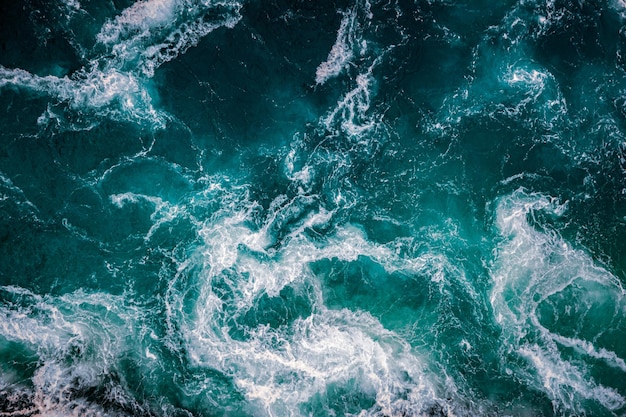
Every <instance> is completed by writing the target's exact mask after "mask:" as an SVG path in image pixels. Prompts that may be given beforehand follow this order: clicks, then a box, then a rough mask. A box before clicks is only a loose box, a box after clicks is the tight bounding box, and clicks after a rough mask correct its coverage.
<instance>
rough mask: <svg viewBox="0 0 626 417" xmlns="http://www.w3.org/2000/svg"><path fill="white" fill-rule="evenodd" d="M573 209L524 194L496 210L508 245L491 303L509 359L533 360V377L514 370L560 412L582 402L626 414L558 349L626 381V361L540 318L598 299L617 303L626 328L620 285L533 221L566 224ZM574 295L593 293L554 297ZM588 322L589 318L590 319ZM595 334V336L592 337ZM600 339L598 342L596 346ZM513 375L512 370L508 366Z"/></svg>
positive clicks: (614, 396) (601, 326)
mask: <svg viewBox="0 0 626 417" xmlns="http://www.w3.org/2000/svg"><path fill="white" fill-rule="evenodd" d="M565 209H566V206H565V205H561V204H559V203H558V202H557V201H555V200H554V199H550V198H548V197H545V196H543V195H541V194H534V193H526V192H525V191H523V190H518V191H516V192H515V193H513V194H512V195H509V196H506V197H504V198H502V199H501V200H500V202H499V204H498V206H497V208H496V226H497V227H498V230H499V231H500V233H501V234H502V236H503V238H504V241H503V243H502V244H501V245H500V247H499V248H498V252H497V257H496V260H495V262H494V265H493V267H492V271H491V276H492V279H493V289H492V291H491V295H490V301H491V305H492V306H493V310H494V314H495V317H496V321H497V322H498V323H499V324H500V326H501V327H502V329H503V337H504V342H505V345H504V347H503V350H502V352H501V353H502V357H503V358H506V357H507V352H513V353H514V354H516V355H519V356H520V357H523V358H525V359H526V360H527V362H528V364H529V365H530V366H531V368H530V369H533V370H534V372H529V371H528V370H525V369H517V370H513V371H514V372H517V373H518V374H519V375H520V376H521V375H524V377H523V378H524V379H526V380H527V381H528V383H529V384H530V385H531V386H534V387H535V388H537V389H541V390H543V391H544V392H545V393H546V394H547V395H548V396H549V397H550V398H551V399H552V401H553V403H554V406H555V408H557V409H565V410H569V411H571V412H574V413H577V412H581V409H580V408H579V407H580V399H586V400H593V401H596V402H597V403H599V404H601V405H602V406H603V407H605V408H607V409H609V410H620V409H622V408H623V407H624V406H626V399H625V398H624V397H623V396H622V395H621V394H620V393H619V392H618V391H617V390H616V389H614V388H612V387H607V386H604V385H602V384H600V383H597V382H595V381H594V380H593V379H592V378H590V377H589V376H588V366H590V365H588V364H584V363H577V362H574V361H568V360H567V359H566V358H565V357H564V354H563V352H562V351H561V350H560V349H559V346H568V347H574V348H576V349H577V351H578V352H580V353H581V354H583V355H587V356H588V357H590V358H593V359H595V360H601V361H604V362H605V363H606V364H607V365H609V366H611V367H614V368H616V369H618V370H621V371H622V372H625V373H626V367H625V363H624V359H623V358H620V357H618V356H617V354H616V353H615V352H612V351H611V350H609V349H606V348H604V347H597V346H594V344H593V343H597V342H592V341H590V340H584V339H581V338H577V337H569V336H564V335H561V334H558V333H555V332H554V331H553V330H550V329H549V328H548V327H546V325H544V324H543V323H542V320H541V317H540V315H539V313H538V310H539V309H540V307H541V306H543V305H546V304H545V303H548V304H547V305H551V306H553V308H556V309H558V310H557V311H560V310H561V309H562V311H563V312H568V311H570V310H571V309H572V308H574V309H575V310H574V312H576V313H578V311H579V310H578V307H577V306H578V305H580V306H584V305H593V303H594V302H595V301H594V299H595V297H601V299H602V300H605V301H608V302H612V303H615V308H614V314H615V317H614V318H616V319H618V320H623V319H624V317H623V315H624V313H625V312H626V310H625V309H624V295H625V292H624V289H623V288H622V286H621V284H620V282H619V280H618V279H617V278H616V277H614V276H613V275H611V274H610V273H609V272H608V271H607V270H605V269H604V268H602V267H599V266H596V265H595V264H594V262H593V260H592V259H591V258H590V257H589V255H587V254H586V253H584V252H583V251H581V250H579V249H575V248H573V247H571V246H570V245H569V244H568V243H567V242H565V241H564V240H563V239H562V238H561V237H560V236H559V235H558V234H556V233H555V232H553V231H550V230H548V229H545V230H541V231H540V230H537V229H536V228H535V227H534V226H532V225H531V224H530V223H529V221H528V218H529V217H531V218H532V217H534V216H535V215H536V214H537V213H539V212H544V213H548V214H549V215H552V216H559V215H561V214H562V213H563V211H564V210H565ZM571 288H589V291H584V292H583V293H582V295H580V297H583V298H581V299H578V298H576V299H574V300H568V301H569V303H573V306H572V305H569V304H567V305H561V304H559V302H558V301H552V300H554V299H555V298H554V297H555V296H557V295H558V294H560V293H562V292H563V291H566V290H568V289H571ZM578 314H583V316H582V317H584V312H583V313H578ZM607 324H608V323H594V325H595V326H598V327H597V329H596V330H595V331H596V332H597V334H598V335H599V334H602V333H605V332H607V331H610V328H609V329H607V328H606V325H607ZM587 331H589V330H587ZM594 339H595V338H594ZM503 366H505V367H506V368H507V369H509V370H511V369H510V367H511V366H512V365H507V364H503Z"/></svg>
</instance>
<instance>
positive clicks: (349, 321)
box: [167, 196, 441, 415]
mask: <svg viewBox="0 0 626 417" xmlns="http://www.w3.org/2000/svg"><path fill="white" fill-rule="evenodd" d="M303 198H304V197H303V196H297V197H296V198H294V199H289V198H287V197H285V196H282V197H278V198H277V199H276V200H275V202H274V203H273V204H272V206H273V207H274V208H273V209H271V211H270V213H268V214H267V217H266V220H265V223H264V225H263V226H262V227H260V228H258V229H254V228H252V227H250V224H249V219H250V217H251V216H252V214H253V213H255V209H254V207H255V206H254V204H252V203H250V204H249V205H247V206H246V205H240V207H245V208H244V209H243V210H234V211H233V210H232V209H233V206H225V207H224V209H223V211H221V212H218V213H216V214H215V215H214V216H213V218H212V219H210V220H208V221H207V222H206V223H205V225H204V227H203V228H202V229H201V230H200V232H199V233H200V236H201V237H202V239H203V241H204V244H203V245H202V246H201V247H200V248H198V250H197V253H196V254H195V255H194V256H192V257H191V258H190V259H189V260H188V261H186V262H184V263H183V264H181V265H180V268H179V270H178V273H177V277H176V279H175V280H174V281H173V282H172V285H171V287H170V290H169V291H168V296H167V305H168V311H169V312H168V317H169V319H168V320H169V322H170V337H171V338H172V339H175V338H176V335H175V333H174V332H177V331H179V330H180V331H182V333H183V335H184V343H185V352H186V354H187V355H188V357H189V360H190V361H191V362H192V363H193V364H194V366H197V367H206V368H212V369H216V370H218V371H219V372H221V373H224V374H226V375H228V376H229V378H232V380H233V381H234V382H235V384H236V386H237V388H238V389H239V390H240V391H241V392H242V393H243V394H244V395H245V397H246V398H247V400H248V401H249V402H250V404H252V407H253V408H254V410H255V411H254V413H255V414H256V415H301V413H304V411H303V410H304V408H302V407H306V405H307V404H311V402H314V401H317V400H316V398H317V399H319V398H320V396H322V397H323V396H325V395H328V393H327V390H330V389H332V388H331V387H344V388H345V389H350V390H355V392H358V393H360V394H359V395H362V398H364V400H363V401H364V402H363V404H364V405H363V407H365V408H364V409H363V411H362V413H363V414H362V415H375V414H376V413H382V414H388V415H392V414H393V413H395V412H400V411H401V410H404V412H407V413H409V414H410V413H413V414H418V413H419V412H421V411H423V410H424V409H426V408H427V407H428V406H430V405H432V404H433V403H434V402H436V401H437V398H438V397H437V394H436V389H435V386H436V383H435V382H434V381H433V380H432V378H431V377H427V371H426V368H427V366H428V359H427V357H426V356H425V355H422V354H420V353H418V352H417V351H415V350H414V349H413V348H411V347H410V346H409V345H408V344H407V343H406V342H405V341H404V340H402V338H400V337H399V336H398V335H396V334H395V333H393V332H391V331H389V330H386V329H385V328H384V327H383V326H382V325H381V324H380V322H379V321H378V320H377V319H376V318H374V317H372V316H371V315H370V314H369V313H366V312H362V311H351V310H347V309H342V310H330V309H328V308H326V307H325V306H324V299H323V295H322V289H321V283H320V282H319V281H318V279H317V278H316V276H315V275H314V274H313V273H312V272H311V270H310V269H309V265H310V264H311V263H313V262H315V261H318V260H322V259H339V260H344V261H346V262H350V261H354V260H357V259H359V258H360V257H368V258H369V259H371V260H372V261H374V262H376V263H378V264H380V265H381V266H382V267H384V268H385V270H387V271H388V272H389V273H392V272H394V271H404V272H407V273H412V272H420V273H424V272H425V271H428V273H430V272H432V271H433V270H437V268H438V266H437V265H438V263H440V262H441V260H440V259H437V257H433V256H430V255H424V257H423V258H416V259H405V258H403V257H402V256H400V255H399V254H398V251H397V248H396V247H395V245H394V244H393V243H391V244H389V245H382V244H376V243H373V242H371V241H369V240H368V239H367V237H366V236H365V235H364V233H363V231H362V230H360V229H359V228H358V227H355V226H351V225H344V226H341V227H338V228H337V229H336V230H335V231H334V232H333V233H332V234H331V235H329V236H326V237H325V238H323V239H321V240H316V239H312V238H311V235H310V234H309V233H308V232H310V231H311V230H312V229H314V228H315V227H319V226H324V225H325V224H326V223H327V222H329V221H330V220H331V218H332V215H333V213H332V212H329V211H325V210H324V209H323V208H319V207H318V208H309V209H307V210H308V211H307V212H305V213H302V212H301V207H302V206H303V200H302V199H303ZM304 204H306V201H305V202H304ZM235 207H236V206H235ZM309 207H311V206H309ZM313 207H315V205H314V206H313ZM294 213H298V214H297V215H296V218H297V219H299V220H297V221H293V218H292V217H290V216H293V215H294ZM285 216H287V217H285ZM285 218H290V219H291V220H290V221H289V222H287V223H282V221H283V219H285ZM277 229H281V230H283V231H286V234H285V235H283V236H281V237H280V240H279V241H277V240H276V237H274V236H272V234H273V233H274V231H275V230H277ZM434 264H437V265H434ZM190 288H194V290H193V291H192V292H191V293H190V290H189V289H190ZM190 294H197V296H196V297H193V298H191V299H189V296H190ZM190 302H193V310H190V307H189V303H190ZM262 303H265V304H262ZM294 305H296V306H300V307H299V309H298V308H296V307H295V306H294ZM185 306H186V307H185ZM302 306H304V307H302ZM274 309H275V310H274ZM185 311H186V312H185ZM275 314H280V318H278V319H273V318H272V317H275V316H274V315H275ZM175 329H176V330H175ZM348 387H349V388H348ZM304 414H305V413H304Z"/></svg>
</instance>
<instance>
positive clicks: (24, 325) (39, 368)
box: [0, 286, 141, 416]
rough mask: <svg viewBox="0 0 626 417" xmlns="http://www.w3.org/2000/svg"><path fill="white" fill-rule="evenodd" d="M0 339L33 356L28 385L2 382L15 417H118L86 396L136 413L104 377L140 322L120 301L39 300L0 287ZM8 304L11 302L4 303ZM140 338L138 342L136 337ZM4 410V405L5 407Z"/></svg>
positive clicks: (79, 295)
mask: <svg viewBox="0 0 626 417" xmlns="http://www.w3.org/2000/svg"><path fill="white" fill-rule="evenodd" d="M0 291H1V292H2V293H3V295H4V297H3V299H4V300H5V301H3V303H2V304H0V338H2V339H4V340H9V341H13V342H16V343H18V344H21V345H25V346H28V347H29V348H30V349H31V350H32V351H33V352H35V353H36V355H37V362H36V368H35V370H34V374H33V376H32V378H31V379H30V384H28V385H22V383H21V382H19V381H9V380H6V379H4V378H2V381H0V388H2V390H3V391H4V392H7V393H8V394H7V396H0V399H2V400H3V401H7V402H9V403H11V404H12V405H11V408H12V409H15V410H16V411H15V415H22V414H21V413H25V412H26V411H28V414H24V415H45V416H117V415H120V414H122V413H118V412H115V411H109V410H105V409H104V408H102V407H101V406H99V405H97V404H94V403H92V402H90V401H89V400H88V399H87V398H86V397H85V393H86V392H89V391H93V390H96V389H101V390H102V395H103V397H102V398H100V400H102V401H107V402H110V403H117V404H119V405H123V406H125V407H127V408H128V409H129V410H130V409H133V408H135V409H137V410H139V409H140V406H139V405H138V404H136V403H135V400H134V399H132V398H130V397H129V396H128V394H125V393H124V392H125V391H126V390H125V389H124V388H122V387H120V386H119V383H115V382H113V381H112V380H111V379H110V378H109V376H110V375H111V373H112V372H114V370H115V366H116V363H117V362H118V361H119V355H121V354H122V352H124V351H125V349H127V348H128V346H127V345H126V343H127V341H129V340H132V338H130V337H129V335H130V334H132V333H133V332H134V331H135V330H134V329H138V327H139V326H137V325H136V324H137V321H138V320H140V319H141V317H140V314H139V312H138V310H137V309H135V308H134V307H131V306H129V305H128V304H126V303H125V302H124V301H123V300H122V298H121V297H114V296H110V295H106V294H85V293H83V292H81V291H79V292H76V293H73V294H68V295H65V296H60V297H56V298H55V297H51V296H45V297H42V296H39V295H36V294H34V293H32V292H30V291H28V290H26V289H23V288H20V287H6V286H5V287H1V288H0ZM9 300H10V301H9ZM135 336H139V338H140V339H141V335H140V334H138V335H135ZM5 405H6V404H5Z"/></svg>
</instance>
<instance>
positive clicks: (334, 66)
mask: <svg viewBox="0 0 626 417" xmlns="http://www.w3.org/2000/svg"><path fill="white" fill-rule="evenodd" d="M355 20H356V8H352V9H351V10H349V11H348V12H346V13H345V14H344V16H343V19H341V24H340V26H339V30H338V31H337V39H336V40H335V43H334V44H333V46H332V48H331V49H330V52H329V53H328V58H327V59H326V61H324V62H322V63H321V64H320V65H319V66H318V67H317V70H316V71H315V82H316V83H317V84H324V83H325V82H326V81H327V80H328V79H330V78H332V77H336V76H337V75H339V74H340V73H341V71H343V70H344V68H345V67H346V66H347V65H348V64H349V62H350V60H351V59H352V57H353V50H352V48H353V43H354V33H353V31H354V28H353V27H352V26H353V25H355V24H356V22H355Z"/></svg>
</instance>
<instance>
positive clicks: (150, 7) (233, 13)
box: [0, 0, 241, 129]
mask: <svg viewBox="0 0 626 417" xmlns="http://www.w3.org/2000/svg"><path fill="white" fill-rule="evenodd" d="M240 7H241V5H240V4H239V3H237V2H232V3H228V2H216V3H212V2H210V3H203V2H200V3H195V2H186V1H177V0H149V1H138V2H136V3H134V4H133V5H132V6H130V7H129V8H128V9H125V10H124V11H123V12H122V14H121V15H120V16H118V17H116V18H115V19H113V20H110V21H108V22H106V23H105V24H104V25H103V26H102V28H101V30H100V32H99V33H98V35H97V36H96V41H97V45H96V47H95V48H94V50H93V51H92V52H91V56H89V57H87V59H89V64H88V65H86V66H85V67H83V68H82V69H80V70H78V71H76V72H75V73H74V74H72V75H71V76H70V77H67V76H65V77H56V76H54V75H48V76H39V75H35V74H31V73H29V72H27V71H25V70H23V69H19V68H17V69H8V68H5V67H2V66H0V88H8V87H12V88H18V89H27V90H31V91H33V92H35V93H38V94H41V95H49V96H52V97H55V98H56V99H58V100H59V101H61V102H64V103H67V105H68V107H69V108H70V109H71V110H72V111H74V112H79V111H90V112H93V113H95V115H97V116H99V117H103V118H111V119H113V120H118V121H125V122H132V123H140V124H146V125H149V126H151V127H152V128H154V129H163V128H164V127H165V125H166V123H167V120H168V115H166V114H165V113H163V112H160V111H158V110H157V109H155V108H154V106H153V99H152V96H151V92H150V90H149V88H148V82H147V81H148V79H149V78H152V77H153V76H154V71H155V70H156V69H157V68H158V67H159V66H160V65H162V64H163V63H165V62H168V61H171V60H172V59H175V58H176V57H177V56H179V55H180V54H183V53H185V52H186V51H187V50H188V49H189V48H190V47H192V46H195V45H197V44H198V42H199V41H200V40H201V39H202V38H203V37H205V36H206V35H208V34H209V33H211V32H212V31H213V30H215V29H217V28H220V27H228V28H232V27H234V26H235V25H236V24H237V22H238V21H239V20H240V18H241V16H240V15H239V9H240ZM209 12H215V14H216V15H217V17H215V18H211V19H209V18H207V13H209ZM102 49H104V52H102ZM55 107H57V105H54V106H49V107H48V110H47V111H46V112H45V113H44V114H43V115H42V116H41V117H40V118H39V124H40V125H47V124H48V123H50V122H56V123H59V124H63V125H65V126H68V125H69V128H70V129H81V128H82V129H85V128H87V129H88V128H90V127H91V126H92V125H89V126H86V127H85V126H74V125H73V124H72V123H68V122H67V121H65V120H64V116H63V115H62V112H59V111H58V110H55Z"/></svg>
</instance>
